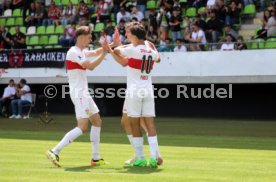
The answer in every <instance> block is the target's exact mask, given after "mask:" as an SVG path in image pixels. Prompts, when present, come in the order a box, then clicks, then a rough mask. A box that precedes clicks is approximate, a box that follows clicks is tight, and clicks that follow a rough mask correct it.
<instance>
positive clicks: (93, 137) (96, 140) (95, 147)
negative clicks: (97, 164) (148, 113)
mask: <svg viewBox="0 0 276 182" xmlns="http://www.w3.org/2000/svg"><path fill="white" fill-rule="evenodd" d="M100 133H101V127H96V126H91V131H90V141H91V144H92V159H94V160H99V159H101V157H100V152H99V147H100Z"/></svg>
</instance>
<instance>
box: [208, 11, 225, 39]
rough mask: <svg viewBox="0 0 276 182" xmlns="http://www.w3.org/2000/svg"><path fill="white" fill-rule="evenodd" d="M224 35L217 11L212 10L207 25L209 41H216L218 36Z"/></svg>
mask: <svg viewBox="0 0 276 182" xmlns="http://www.w3.org/2000/svg"><path fill="white" fill-rule="evenodd" d="M221 35H222V23H221V22H220V20H219V19H218V18H217V16H216V11H215V10H211V12H210V19H209V20H208V21H207V25H206V38H207V40H208V41H209V42H212V43H216V42H217V41H218V37H219V36H221Z"/></svg>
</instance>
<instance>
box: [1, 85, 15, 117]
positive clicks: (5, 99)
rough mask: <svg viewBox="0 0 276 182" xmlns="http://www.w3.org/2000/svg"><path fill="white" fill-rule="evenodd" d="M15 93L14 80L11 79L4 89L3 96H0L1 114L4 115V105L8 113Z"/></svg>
mask: <svg viewBox="0 0 276 182" xmlns="http://www.w3.org/2000/svg"><path fill="white" fill-rule="evenodd" d="M14 95H15V88H14V80H10V81H9V85H8V86H7V87H6V88H5V89H4V93H3V96H2V97H1V98H0V115H2V110H3V106H5V110H6V114H8V110H9V106H10V103H11V100H12V99H13V97H14Z"/></svg>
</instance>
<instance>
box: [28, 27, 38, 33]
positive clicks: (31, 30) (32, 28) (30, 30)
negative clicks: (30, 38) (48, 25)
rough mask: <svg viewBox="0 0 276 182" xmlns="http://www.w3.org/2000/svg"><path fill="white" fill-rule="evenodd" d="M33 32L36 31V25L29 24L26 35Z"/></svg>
mask: <svg viewBox="0 0 276 182" xmlns="http://www.w3.org/2000/svg"><path fill="white" fill-rule="evenodd" d="M35 32H36V27H35V26H31V27H29V28H28V30H27V35H32V34H35Z"/></svg>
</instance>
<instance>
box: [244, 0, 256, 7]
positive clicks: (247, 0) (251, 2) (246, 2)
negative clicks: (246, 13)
mask: <svg viewBox="0 0 276 182" xmlns="http://www.w3.org/2000/svg"><path fill="white" fill-rule="evenodd" d="M243 4H244V6H246V5H249V4H254V2H253V0H243Z"/></svg>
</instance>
